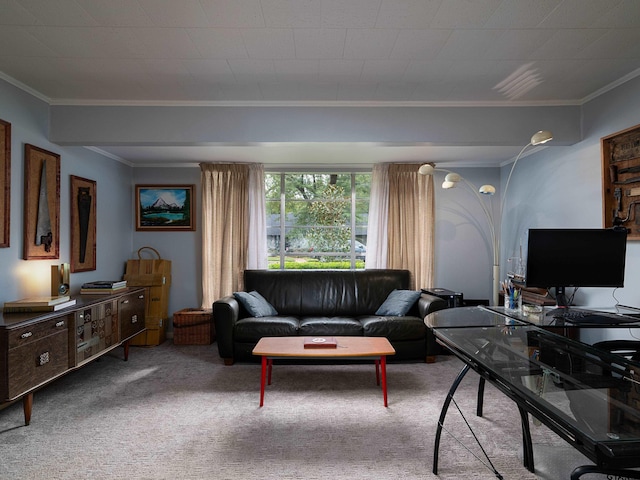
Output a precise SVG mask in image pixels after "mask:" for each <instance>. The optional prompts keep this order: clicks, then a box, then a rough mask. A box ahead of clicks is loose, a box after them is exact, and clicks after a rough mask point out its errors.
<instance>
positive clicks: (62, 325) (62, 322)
mask: <svg viewBox="0 0 640 480" xmlns="http://www.w3.org/2000/svg"><path fill="white" fill-rule="evenodd" d="M56 327H64V321H61V322H58V323H56Z"/></svg>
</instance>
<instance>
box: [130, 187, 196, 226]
mask: <svg viewBox="0 0 640 480" xmlns="http://www.w3.org/2000/svg"><path fill="white" fill-rule="evenodd" d="M135 189H136V191H135V204H136V207H135V208H136V230H137V231H155V232H188V231H195V230H196V218H195V211H196V210H195V204H196V202H195V189H196V187H195V185H136V186H135Z"/></svg>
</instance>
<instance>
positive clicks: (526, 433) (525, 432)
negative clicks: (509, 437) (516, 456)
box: [518, 405, 535, 473]
mask: <svg viewBox="0 0 640 480" xmlns="http://www.w3.org/2000/svg"><path fill="white" fill-rule="evenodd" d="M518 410H519V411H520V421H521V422H522V457H523V459H524V462H523V463H524V467H525V468H526V469H527V470H529V471H530V472H532V473H533V472H535V467H534V466H533V442H532V441H531V430H529V414H528V413H527V411H526V410H525V409H524V408H522V407H521V406H520V405H518Z"/></svg>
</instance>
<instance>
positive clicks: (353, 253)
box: [265, 173, 371, 269]
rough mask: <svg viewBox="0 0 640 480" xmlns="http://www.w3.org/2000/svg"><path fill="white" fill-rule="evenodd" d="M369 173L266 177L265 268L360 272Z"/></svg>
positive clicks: (362, 266) (299, 174)
mask: <svg viewBox="0 0 640 480" xmlns="http://www.w3.org/2000/svg"><path fill="white" fill-rule="evenodd" d="M370 183H371V175H370V174H363V173H358V174H355V173H337V174H333V173H267V174H266V175H265V190H266V208H267V245H268V255H269V268H275V269H294V268H303V269H310V268H319V269H321V268H324V269H328V268H331V269H336V268H341V269H354V268H364V257H365V254H366V248H367V247H366V244H367V221H368V211H369V192H370Z"/></svg>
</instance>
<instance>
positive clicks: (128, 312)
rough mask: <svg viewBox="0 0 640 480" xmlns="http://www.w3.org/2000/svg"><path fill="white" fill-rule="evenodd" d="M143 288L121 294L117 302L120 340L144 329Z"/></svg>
mask: <svg viewBox="0 0 640 480" xmlns="http://www.w3.org/2000/svg"><path fill="white" fill-rule="evenodd" d="M145 302H146V299H145V293H144V290H139V291H137V292H133V293H130V294H128V295H123V296H122V297H120V300H119V302H118V309H119V311H118V317H119V319H120V341H121V342H124V341H125V340H128V339H129V338H131V337H133V336H135V335H137V334H138V333H140V332H141V331H143V330H144V308H145Z"/></svg>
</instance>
